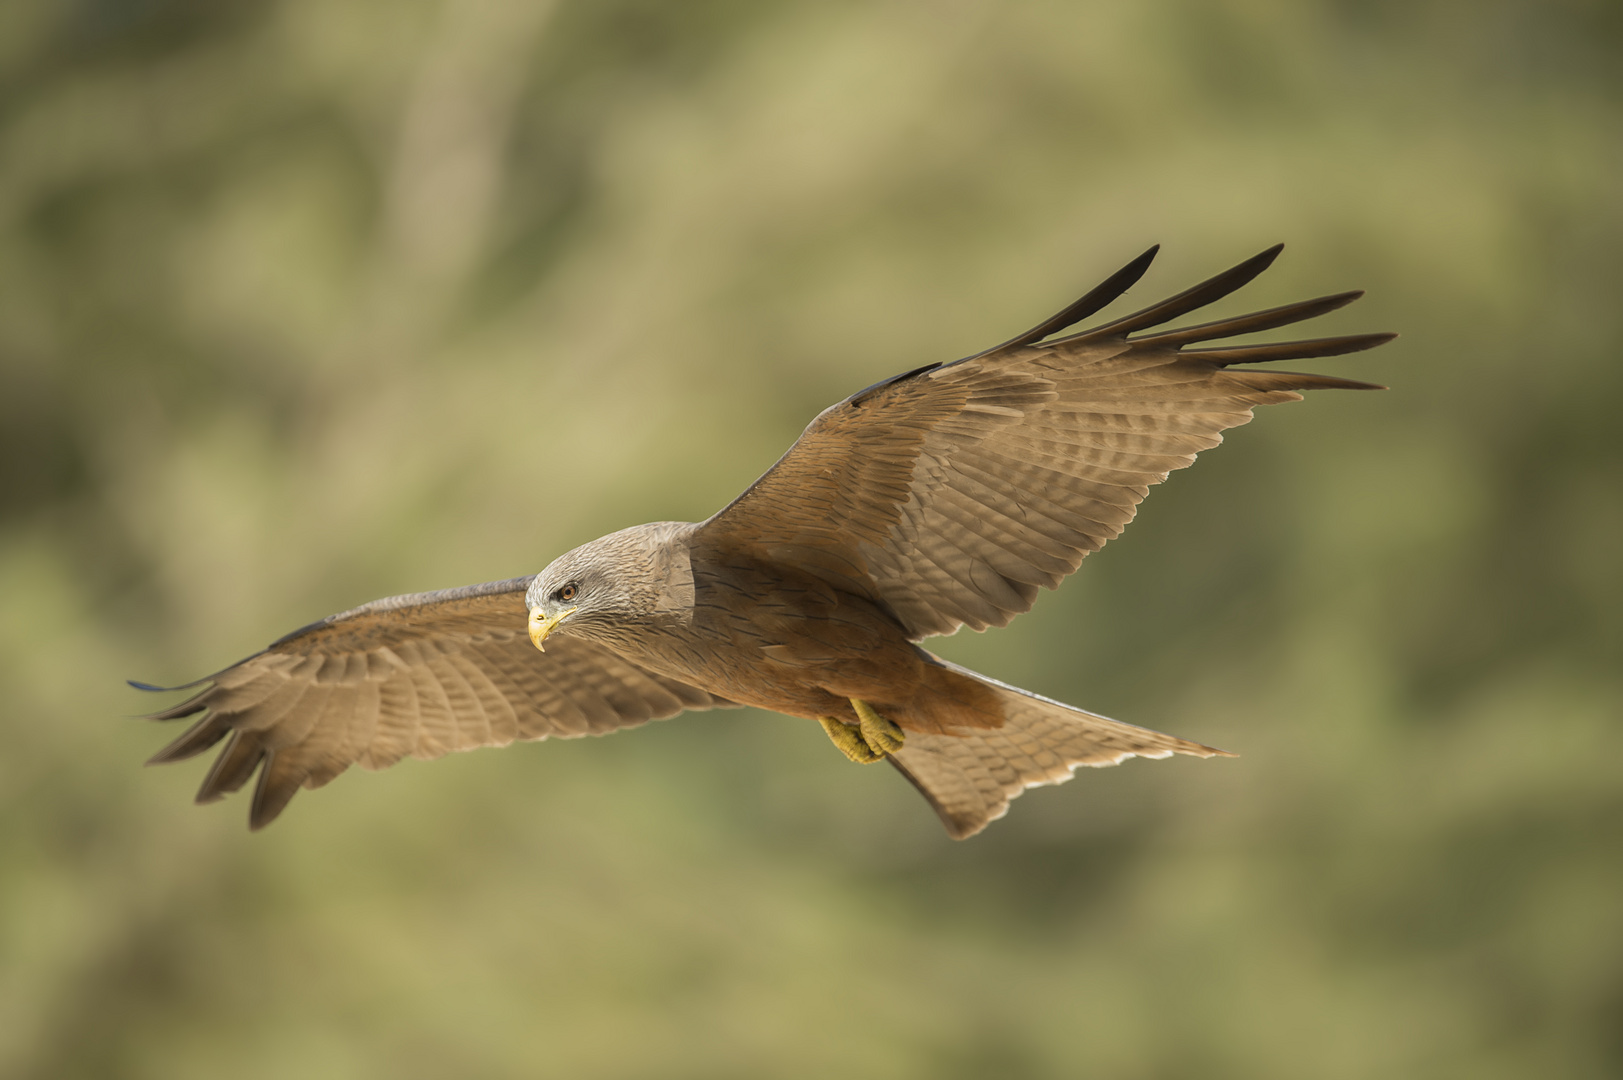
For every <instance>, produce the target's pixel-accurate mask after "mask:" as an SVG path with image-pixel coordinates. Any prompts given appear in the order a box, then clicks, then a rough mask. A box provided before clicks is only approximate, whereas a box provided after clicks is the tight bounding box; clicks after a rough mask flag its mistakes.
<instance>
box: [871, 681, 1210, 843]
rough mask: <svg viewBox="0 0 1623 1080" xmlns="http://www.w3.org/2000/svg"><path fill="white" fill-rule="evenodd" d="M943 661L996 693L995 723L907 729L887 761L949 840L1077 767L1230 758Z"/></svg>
mask: <svg viewBox="0 0 1623 1080" xmlns="http://www.w3.org/2000/svg"><path fill="white" fill-rule="evenodd" d="M936 662H937V663H940V664H941V665H942V666H944V667H948V668H951V669H952V670H953V671H956V672H958V673H959V674H961V675H967V676H969V677H970V678H972V679H976V680H978V681H979V682H981V683H984V684H985V685H987V686H989V687H991V688H992V689H993V690H994V691H996V693H997V695H998V699H999V702H1000V704H1001V705H1002V706H1003V713H1004V717H1005V723H1004V725H1003V726H1002V727H1001V728H996V729H976V730H969V731H966V732H965V733H963V734H958V735H931V734H928V733H924V732H909V733H908V736H907V743H906V745H904V746H903V747H902V749H901V750H899V751H897V752H896V753H895V754H893V755H891V757H890V759H889V760H890V763H891V764H892V765H893V766H895V767H896V770H897V771H898V772H900V773H901V774H902V775H903V776H905V777H907V779H908V780H909V781H910V782H911V783H912V784H913V786H914V787H916V788H918V790H919V793H920V794H922V795H923V796H924V797H925V799H926V800H927V801H928V802H929V803H930V805H931V806H932V807H933V808H934V809H935V812H936V813H937V814H938V815H939V816H940V818H941V821H942V823H943V824H944V825H946V827H947V832H948V834H950V835H951V836H952V838H953V839H954V840H963V839H965V838H967V837H970V836H974V835H975V834H976V833H978V832H980V831H981V830H982V829H984V828H986V826H987V825H989V824H991V823H992V822H994V821H996V820H997V819H998V818H1000V817H1002V816H1003V815H1004V814H1006V813H1008V810H1009V801H1010V800H1011V799H1014V798H1015V797H1017V796H1018V795H1019V794H1020V793H1021V792H1023V791H1025V790H1026V789H1027V788H1033V787H1043V786H1045V785H1048V784H1063V783H1064V782H1065V781H1067V780H1069V779H1071V777H1072V776H1074V775H1075V774H1076V770H1077V769H1079V768H1081V767H1083V766H1090V767H1094V768H1099V767H1103V766H1106V765H1117V764H1120V763H1121V762H1123V761H1125V760H1127V759H1128V758H1130V757H1146V758H1164V757H1170V756H1172V755H1173V754H1189V755H1191V756H1193V757H1214V756H1216V757H1232V756H1233V755H1231V754H1229V753H1228V752H1227V751H1224V750H1218V749H1215V748H1214V747H1210V746H1202V745H1201V744H1200V743H1195V742H1189V741H1188V740H1187V739H1180V738H1177V737H1176V736H1173V735H1165V734H1162V733H1161V732H1159V731H1151V730H1150V729H1149V728H1141V727H1135V726H1133V725H1132V724H1124V723H1122V722H1121V721H1119V720H1112V719H1110V718H1109V717H1105V716H1098V715H1096V714H1094V713H1090V712H1084V711H1083V710H1081V709H1076V708H1072V707H1071V706H1069V705H1064V704H1061V703H1060V702H1058V701H1052V700H1050V699H1048V698H1045V697H1040V696H1038V695H1037V694H1033V693H1030V692H1029V691H1026V690H1021V689H1019V688H1018V687H1014V686H1009V685H1007V684H1005V683H1000V682H998V681H997V680H995V679H988V678H987V677H986V676H984V675H977V674H976V673H975V672H973V671H970V670H968V669H967V668H962V667H959V666H958V665H957V664H951V663H948V662H947V661H945V660H939V659H938V660H937V661H936Z"/></svg>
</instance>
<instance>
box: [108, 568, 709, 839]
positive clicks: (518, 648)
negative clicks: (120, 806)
mask: <svg viewBox="0 0 1623 1080" xmlns="http://www.w3.org/2000/svg"><path fill="white" fill-rule="evenodd" d="M529 583H530V578H528V577H522V578H513V579H512V580H510V581H496V582H491V583H489V584H486V585H472V586H469V587H467V588H462V589H447V590H444V591H442V592H431V593H416V594H413V595H409V596H395V597H390V598H388V599H386V600H377V601H374V602H373V603H370V604H366V605H363V606H361V607H358V608H355V609H353V610H351V611H345V612H341V613H340V614H337V615H333V616H329V617H328V618H325V619H322V620H321V621H320V622H317V623H312V624H311V625H309V626H306V627H304V628H303V629H302V630H295V631H294V632H293V633H291V634H289V635H287V636H286V637H284V638H282V639H281V640H280V641H277V642H276V643H275V644H273V645H271V646H270V647H269V648H268V649H266V650H265V651H263V652H260V653H256V654H255V655H253V656H250V657H249V658H248V659H246V660H244V661H242V662H241V663H239V664H234V665H232V666H231V667H229V668H226V669H225V670H224V671H221V672H219V673H218V674H215V675H211V676H209V677H208V678H206V679H200V680H198V681H197V682H196V683H191V684H188V685H189V686H199V685H203V684H205V683H206V684H208V685H207V686H206V687H205V688H204V689H203V690H202V691H201V692H199V693H198V694H196V695H194V696H193V697H191V698H189V699H188V700H186V701H184V702H182V703H181V704H179V705H176V706H174V707H173V708H170V709H165V710H163V711H162V712H158V713H153V714H152V717H151V718H152V719H155V720H173V719H176V718H179V717H183V716H193V715H195V714H197V713H203V716H202V718H201V719H199V720H198V721H197V723H195V724H194V725H193V726H192V727H191V728H190V729H189V730H188V731H187V732H186V733H185V734H184V735H182V736H181V737H180V738H178V739H176V740H175V741H174V742H172V743H170V744H169V745H168V746H166V747H164V749H162V750H160V751H159V752H158V753H157V754H156V755H155V756H154V757H153V758H152V760H151V762H149V764H158V763H161V762H169V761H180V760H182V759H184V758H189V757H193V756H195V755H197V754H200V753H202V752H203V751H205V750H207V749H209V748H210V747H212V746H214V745H215V744H216V743H218V742H220V740H222V739H224V740H226V744H225V749H224V750H222V751H221V753H220V756H219V757H218V758H216V759H215V762H214V767H213V768H212V769H210V770H209V774H208V776H207V777H206V778H205V779H204V781H203V786H202V787H201V788H200V789H199V790H198V793H197V801H198V802H212V801H214V800H215V799H218V798H221V797H222V796H223V795H225V794H226V793H227V792H231V791H236V790H237V789H238V788H240V787H242V786H243V785H244V784H245V783H247V781H248V779H249V777H251V776H253V774H254V770H255V769H259V783H258V784H257V786H256V787H255V789H254V799H253V806H252V809H251V811H250V813H249V819H248V820H249V825H250V826H251V827H252V828H255V829H258V828H261V827H263V826H265V825H267V824H269V823H270V822H271V821H272V820H273V819H274V818H275V817H276V815H278V814H280V813H281V812H282V810H283V808H285V807H286V806H287V804H288V801H289V800H290V799H292V798H293V796H294V794H295V793H296V792H297V791H298V789H299V788H300V787H301V786H303V787H309V788H315V787H320V786H321V785H322V784H325V783H327V782H328V781H330V780H331V779H333V777H335V776H337V775H338V774H339V773H341V772H343V771H344V770H345V769H347V768H349V766H350V765H352V764H358V765H360V766H361V767H362V768H363V769H384V768H387V767H389V766H390V765H393V764H394V763H395V762H397V761H399V760H400V759H401V758H403V757H415V758H424V759H427V758H436V757H439V756H440V755H442V754H447V753H450V752H451V751H453V750H471V749H473V748H474V747H477V746H506V745H507V744H508V743H511V742H514V741H517V740H520V739H545V738H566V739H567V738H576V737H579V736H582V735H602V734H605V733H607V732H610V731H617V730H619V729H620V728H624V727H633V726H635V725H637V724H642V723H645V722H647V721H649V720H659V719H663V718H665V717H668V716H675V715H676V714H677V713H679V712H681V711H683V710H684V709H709V708H715V707H720V706H729V705H731V704H732V702H729V701H725V700H723V699H721V698H717V697H714V696H712V695H710V694H707V693H705V692H704V691H702V690H699V689H696V688H695V687H692V686H688V685H687V684H685V683H681V682H677V681H676V680H674V679H669V678H666V677H665V676H663V675H656V674H654V673H652V672H650V671H646V670H644V669H642V668H640V667H638V666H636V665H635V664H631V663H629V662H627V661H626V660H623V659H621V658H620V657H619V656H618V655H616V654H615V653H613V652H610V651H609V650H608V649H605V648H603V647H602V646H599V645H594V644H592V643H591V642H588V641H583V640H581V639H579V638H573V637H565V636H562V635H559V636H556V637H554V638H552V639H551V640H549V641H548V642H547V651H546V652H545V653H542V652H538V651H536V648H535V646H533V645H531V644H530V641H529V638H528V636H527V634H526V626H525V619H526V616H527V611H526V609H525V606H524V590H525V588H526V587H527V586H528V585H529ZM135 685H137V686H141V688H142V689H147V690H152V689H158V688H157V687H148V686H142V685H141V684H139V683H137V684H135ZM174 689H183V688H182V687H175V688H174Z"/></svg>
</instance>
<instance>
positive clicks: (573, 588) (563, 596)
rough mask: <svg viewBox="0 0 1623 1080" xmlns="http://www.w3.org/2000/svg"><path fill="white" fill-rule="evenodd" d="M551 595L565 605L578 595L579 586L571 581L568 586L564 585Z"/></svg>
mask: <svg viewBox="0 0 1623 1080" xmlns="http://www.w3.org/2000/svg"><path fill="white" fill-rule="evenodd" d="M552 595H553V596H554V597H556V598H557V599H559V600H562V601H563V602H564V603H566V604H567V603H569V601H571V600H573V599H574V598H575V597H577V596H579V595H580V586H579V585H576V584H575V583H574V582H573V581H571V582H570V583H569V584H568V585H565V586H564V587H563V588H561V589H559V590H558V591H557V592H555V593H553V594H552Z"/></svg>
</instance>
